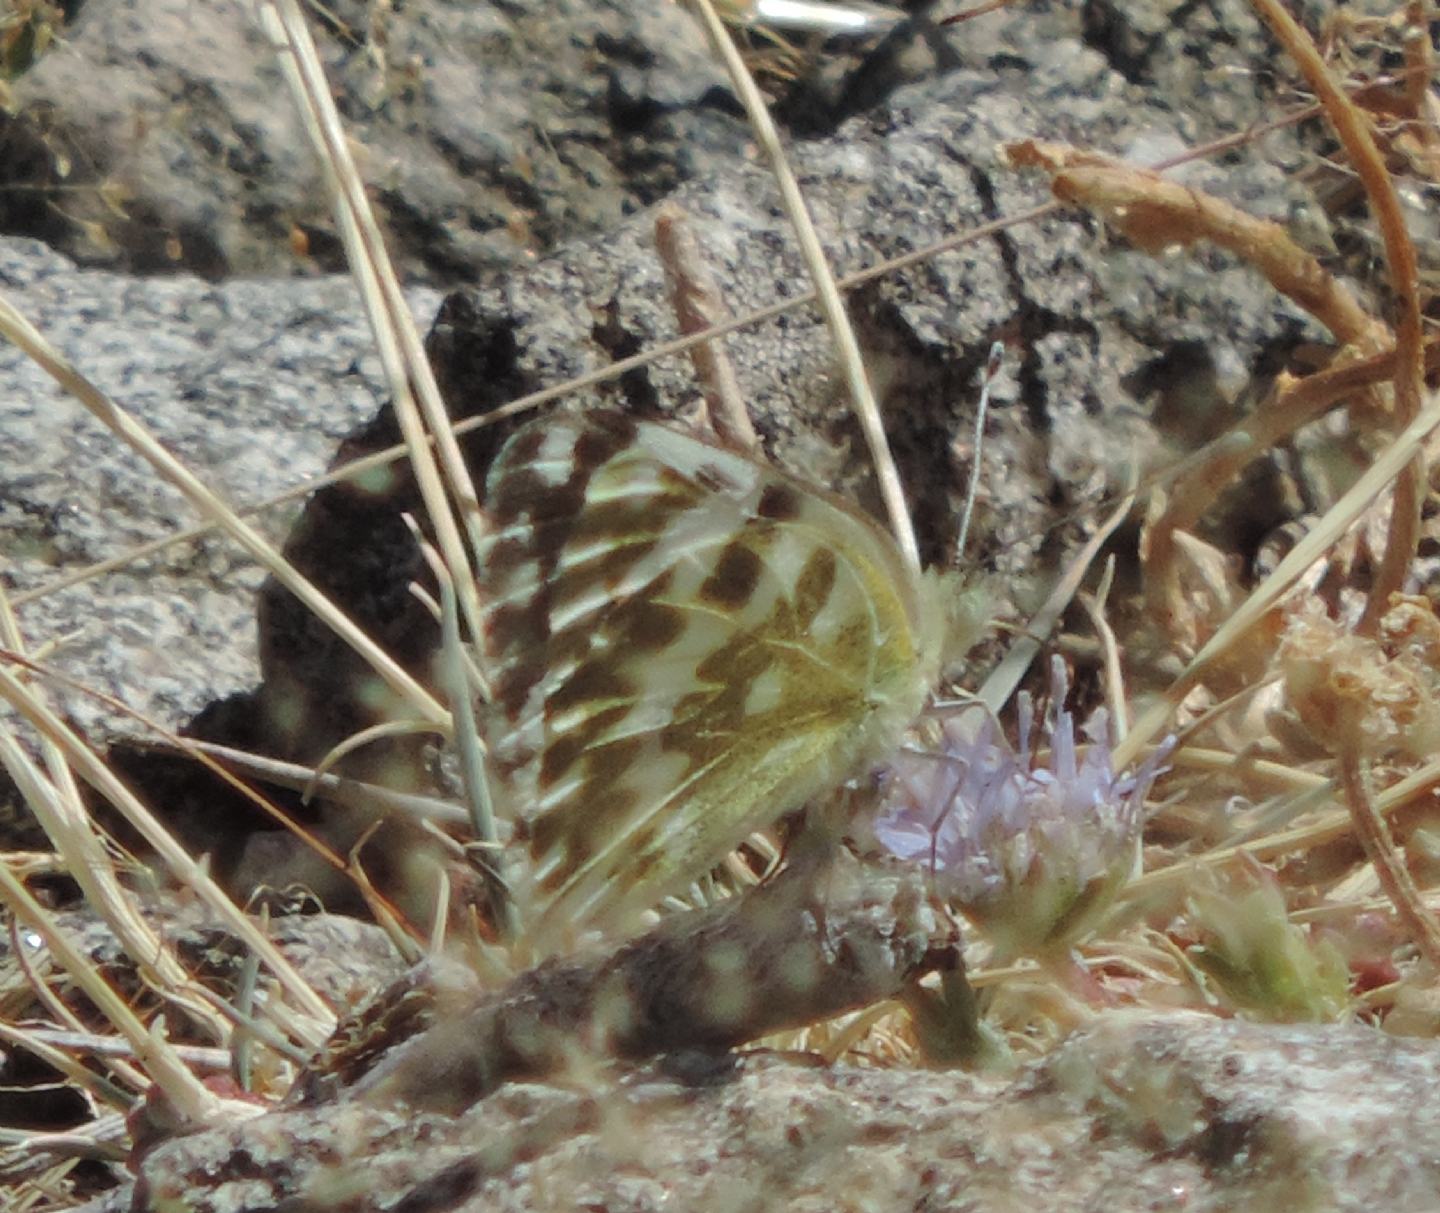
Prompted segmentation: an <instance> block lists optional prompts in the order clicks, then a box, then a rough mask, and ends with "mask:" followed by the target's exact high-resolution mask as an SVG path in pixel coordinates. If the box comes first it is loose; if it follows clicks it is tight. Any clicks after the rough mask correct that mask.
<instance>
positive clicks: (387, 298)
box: [260, 0, 484, 635]
mask: <svg viewBox="0 0 1440 1213" xmlns="http://www.w3.org/2000/svg"><path fill="white" fill-rule="evenodd" d="M260 14H261V19H262V24H263V25H264V27H265V29H266V31H267V32H268V33H269V35H270V37H271V38H272V40H273V41H274V43H275V49H276V53H277V56H278V57H279V60H280V63H281V66H282V67H283V68H284V69H285V75H286V79H287V80H288V81H289V83H290V87H291V92H292V93H293V95H294V99H295V102H296V105H297V108H298V109H299V110H300V113H301V115H302V117H303V118H304V121H305V128H306V130H307V132H308V133H309V135H310V139H311V142H312V144H313V145H314V149H315V152H316V154H317V155H318V156H319V158H320V161H321V163H322V164H323V165H324V167H325V170H326V180H327V181H328V182H329V184H330V187H331V191H332V193H333V195H334V200H335V210H336V216H337V218H338V221H339V227H340V232H341V236H342V238H343V240H344V242H345V251H346V256H347V260H348V263H349V266H350V272H351V273H352V275H353V276H354V278H355V280H356V282H357V284H358V285H359V287H360V294H361V298H362V299H363V300H364V302H365V309H366V312H367V314H368V315H369V317H370V325H371V328H372V330H373V331H374V334H375V343H376V346H377V348H378V350H379V353H380V358H381V362H382V363H383V364H384V367H385V374H386V378H387V379H388V381H389V384H390V391H391V395H392V398H393V400H394V404H395V413H396V416H397V418H398V419H399V422H400V429H401V432H402V433H403V434H404V435H405V442H406V448H407V450H408V451H409V453H410V463H411V467H412V468H413V469H414V472H415V478H416V482H417V483H418V485H419V488H420V493H421V496H422V498H423V500H424V502H425V508H426V512H427V514H428V515H429V518H430V521H431V524H432V525H433V526H434V527H435V532H436V535H437V537H438V539H439V543H440V550H441V551H442V552H443V553H444V555H445V562H446V565H447V566H448V567H449V569H450V573H451V576H452V577H453V578H454V580H455V582H456V583H457V587H458V594H459V598H460V602H461V605H462V607H463V609H464V612H465V617H466V623H467V625H468V626H469V628H470V631H471V634H472V635H478V634H479V625H480V606H479V599H478V597H477V594H476V590H475V585H474V578H473V577H472V576H471V572H470V562H469V559H468V558H467V557H466V554H465V547H464V544H463V543H462V542H461V540H460V534H459V531H458V530H457V529H456V527H455V522H454V519H453V517H452V515H451V513H450V505H449V501H448V499H447V498H446V495H445V490H444V487H443V486H442V483H441V480H440V475H439V471H438V469H437V468H436V466H435V462H434V460H433V458H432V457H431V451H430V443H431V442H434V443H435V447H436V449H437V450H438V452H439V454H440V460H441V463H442V465H443V467H444V469H445V475H446V478H447V480H448V483H449V489H450V493H451V494H452V495H453V497H454V499H455V501H456V503H457V504H458V506H459V509H460V513H461V517H462V518H463V519H464V521H465V523H466V525H467V527H469V528H470V542H471V546H472V548H474V547H477V546H478V545H479V542H480V538H481V534H482V531H483V526H484V524H483V521H482V519H481V515H480V503H479V499H478V498H477V496H476V493H475V486H474V484H473V483H472V481H471V479H470V473H469V470H468V469H467V468H466V466H465V460H464V458H463V456H462V455H461V453H460V447H459V444H458V443H457V442H456V441H455V437H454V434H453V433H452V432H451V429H450V419H449V417H448V416H447V415H446V413H445V404H444V401H442V400H441V399H440V388H439V385H438V384H437V383H436V382H435V376H434V374H433V372H432V371H431V369H430V363H429V360H428V359H427V358H426V357H425V348H424V344H423V343H422V341H421V340H420V334H419V333H418V332H417V331H416V329H415V322H414V320H413V319H412V318H411V316H410V309H409V307H408V306H407V305H406V303H405V296H404V293H403V292H402V291H401V289H400V283H399V280H398V279H397V278H396V276H395V269H394V267H393V266H392V265H391V263H390V257H389V255H388V253H387V252H386V251H385V242H384V240H383V238H382V237H381V234H380V227H379V224H377V223H376V221H375V215H374V213H373V211H372V210H371V208H370V202H369V199H368V198H367V197H366V195H365V187H364V184H363V183H362V182H361V180H360V174H359V172H358V171H357V170H356V168H355V162H354V159H353V158H352V157H351V155H350V149H349V147H348V145H347V144H346V140H345V132H344V129H343V128H342V127H341V125H340V116H339V114H338V113H337V112H336V110H335V102H334V99H333V98H332V97H331V94H330V88H329V85H328V84H327V83H326V80H325V72H324V69H323V68H322V67H321V65H320V59H319V56H318V55H317V54H316V51H315V43H314V41H313V39H312V38H311V37H310V31H309V28H308V27H307V26H306V23H305V18H304V16H303V15H302V13H301V11H300V6H299V4H298V3H296V2H295V0H276V2H275V3H264V4H262V5H261V6H260ZM412 386H413V389H414V390H412ZM417 401H418V405H419V408H418V410H417V408H416V405H417ZM422 415H423V420H422Z"/></svg>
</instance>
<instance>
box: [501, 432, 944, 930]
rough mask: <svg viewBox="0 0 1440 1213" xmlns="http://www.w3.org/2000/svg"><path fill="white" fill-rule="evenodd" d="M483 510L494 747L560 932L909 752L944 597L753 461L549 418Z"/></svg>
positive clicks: (805, 492)
mask: <svg viewBox="0 0 1440 1213" xmlns="http://www.w3.org/2000/svg"><path fill="white" fill-rule="evenodd" d="M485 508H486V513H487V516H488V519H489V522H490V524H491V535H490V538H489V540H488V541H487V546H486V548H485V550H484V552H483V553H482V559H481V563H480V568H479V577H480V584H481V587H482V590H483V592H484V595H485V608H484V609H485V621H484V622H485V631H486V635H485V638H484V640H485V646H484V647H485V660H486V665H487V673H488V674H489V677H490V682H491V686H492V689H493V691H494V703H493V705H492V727H491V729H490V735H489V737H488V741H489V744H490V751H491V762H492V769H493V771H494V773H495V778H494V782H495V783H496V785H497V795H498V798H499V800H500V802H501V806H500V807H501V809H502V811H503V812H506V813H508V815H509V816H511V817H512V818H513V819H515V820H516V821H517V822H519V823H522V828H521V834H522V836H523V837H525V838H527V839H528V845H529V848H530V852H531V860H532V863H531V865H530V872H529V876H528V878H527V880H528V886H529V887H528V888H522V911H523V912H524V913H526V915H527V925H528V927H529V929H530V930H531V931H533V932H537V933H538V937H540V938H542V939H543V938H553V936H552V935H551V932H553V931H557V930H558V931H562V932H563V931H565V930H568V929H571V928H575V929H583V928H586V927H592V926H596V927H602V928H610V929H622V928H623V927H624V925H625V919H626V918H627V917H628V916H630V915H633V913H634V912H636V911H638V910H642V909H645V908H647V907H649V906H652V905H654V904H655V903H656V902H658V901H659V900H660V899H661V898H663V897H664V896H666V895H667V894H670V893H673V892H676V891H679V890H682V889H683V888H685V887H686V886H687V885H688V884H689V883H690V882H691V881H693V880H695V879H697V878H699V877H700V876H701V875H703V874H704V873H705V872H706V871H708V870H709V869H710V868H712V867H713V866H714V865H715V864H716V863H718V862H719V861H720V860H721V859H723V858H724V856H725V855H726V854H727V853H728V852H729V851H730V850H732V849H733V848H734V847H735V846H737V845H738V844H739V843H740V842H742V841H743V840H744V839H745V838H746V837H747V836H748V835H749V834H750V833H751V832H752V831H754V830H756V829H761V828H764V827H765V826H767V825H770V824H772V823H773V822H775V821H776V820H777V819H778V818H780V817H781V816H782V815H784V814H786V813H788V812H790V811H792V810H794V809H797V808H799V807H800V806H801V805H803V804H804V803H805V802H806V801H807V800H808V799H810V798H811V797H813V796H816V795H817V794H820V793H822V792H824V791H827V790H829V789H831V788H833V787H836V786H837V785H838V784H839V783H840V782H841V781H842V780H843V779H845V778H847V777H848V776H849V775H851V774H852V773H853V772H854V771H855V770H856V769H857V768H858V767H859V766H860V765H861V764H862V763H863V762H865V761H869V760H873V759H874V758H876V757H878V756H879V755H880V754H882V753H883V752H884V751H885V750H887V748H889V747H892V746H893V745H894V744H896V743H897V742H898V739H899V737H900V735H901V733H902V732H903V730H904V729H905V727H906V726H907V725H908V724H909V723H910V722H911V720H913V718H914V717H915V715H916V714H917V713H918V712H919V710H920V708H921V706H922V705H923V702H924V699H925V696H926V694H927V692H928V690H929V688H930V686H931V685H932V682H933V680H934V677H935V668H934V667H935V664H936V661H937V660H938V658H937V656H936V654H937V652H938V647H939V645H938V642H937V638H936V637H934V636H933V635H932V634H931V633H933V631H934V630H935V628H934V627H933V625H932V623H931V621H932V620H934V619H935V618H936V617H937V612H936V611H934V610H933V609H931V607H930V605H929V604H928V602H927V597H928V596H930V595H929V594H928V591H929V590H930V588H931V586H930V583H929V582H928V581H922V580H921V579H919V578H918V577H916V576H915V575H914V574H913V573H912V572H911V571H910V570H909V569H908V568H907V566H906V565H905V563H904V561H903V560H902V558H901V556H900V554H899V551H898V550H897V548H896V547H895V545H894V543H893V541H892V540H891V539H890V537H889V536H888V535H887V534H886V533H885V532H884V531H883V530H881V529H880V528H879V527H878V526H877V525H876V524H875V523H873V522H872V521H871V520H870V519H868V518H866V517H865V516H863V515H862V514H860V513H858V512H857V511H855V510H854V509H852V508H851V507H849V506H848V505H846V504H845V503H844V502H842V501H840V500H838V499H836V498H833V497H831V496H829V495H828V494H825V493H822V492H821V491H819V490H817V489H815V488H814V487H813V486H810V485H807V484H805V483H804V482H803V481H800V480H797V479H796V478H794V477H792V476H789V475H786V474H785V473H783V472H780V471H778V470H776V469H774V468H772V467H770V466H768V465H765V464H762V463H759V462H756V461H755V460H752V459H750V458H747V457H745V456H743V455H740V454H737V453H735V452H734V451H730V450H726V449H722V448H719V447H716V446H714V445H711V444H709V443H706V442H702V441H700V440H699V439H697V438H695V437H692V436H690V435H688V434H686V433H683V432H681V431H679V430H676V429H672V428H670V427H668V426H665V425H661V424H658V423H651V422H637V421H634V420H632V419H629V418H626V417H623V416H620V415H616V414H608V413H607V414H600V415H591V416H588V417H581V418H577V417H569V416H552V417H546V418H542V419H540V420H538V421H535V422H532V423H531V424H530V425H529V426H527V427H526V428H525V429H523V430H521V431H519V432H518V433H517V434H516V435H515V436H514V437H513V438H512V439H511V440H510V442H509V443H508V444H507V446H506V447H505V448H504V450H503V451H502V452H501V454H500V455H499V457H498V459H497V460H496V463H495V465H494V466H493V468H492V470H491V473H490V476H489V479H488V482H487V489H486V502H485Z"/></svg>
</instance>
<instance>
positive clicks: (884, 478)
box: [692, 0, 920, 569]
mask: <svg viewBox="0 0 1440 1213" xmlns="http://www.w3.org/2000/svg"><path fill="white" fill-rule="evenodd" d="M692 6H693V7H694V9H695V11H696V12H697V13H698V14H699V16H700V19H701V21H702V23H703V24H704V26H705V32H706V33H707V34H708V35H709V37H710V43H711V45H712V46H713V47H714V48H715V53H716V54H717V55H718V56H719V57H720V59H721V61H722V62H723V63H724V64H725V70H726V71H727V72H729V74H730V81H731V83H732V84H733V85H734V86H735V91H736V93H737V94H739V97H740V103H741V104H742V105H743V106H744V107H745V114H746V117H748V118H749V120H750V128H751V130H752V131H753V132H754V134H755V138H756V139H757V140H758V141H759V143H760V146H761V148H763V149H764V152H765V157H766V159H767V160H768V161H769V162H770V170H771V172H772V173H773V174H774V175H775V182H776V184H777V185H778V186H779V188H780V198H781V202H782V204H783V205H784V207H785V214H786V216H787V217H788V218H789V220H790V225H791V227H792V228H793V229H794V231H795V237H796V239H797V240H798V241H799V242H800V252H801V255H802V256H803V257H804V259H805V265H806V268H807V269H809V271H810V277H811V280H812V281H813V282H814V283H815V294H816V299H817V301H818V302H819V305H820V310H821V312H822V313H824V316H825V322H826V324H827V325H828V326H829V328H830V339H831V340H832V341H833V342H834V343H835V354H836V359H837V361H838V362H839V364H840V370H841V374H842V375H843V376H844V378H845V384H846V386H847V387H848V388H849V391H850V401H851V405H852V407H853V408H854V410H855V417H856V419H857V420H858V421H859V422H860V427H861V429H862V430H863V431H864V433H865V442H866V444H867V445H868V446H869V448H870V458H871V459H872V460H873V461H874V465H875V475H876V478H877V480H878V481H879V484H880V494H881V496H882V497H883V498H884V501H885V510H886V513H887V514H888V515H889V518H890V528H891V530H892V531H893V532H894V534H895V539H896V541H897V542H898V543H899V545H900V550H901V552H903V553H904V555H905V559H906V560H907V561H908V562H909V563H910V565H911V566H912V567H913V568H916V569H918V568H919V567H920V550H919V548H918V547H917V546H916V543H915V528H914V527H913V526H912V525H911V522H910V508H909V506H908V505H907V504H906V502H905V492H904V489H903V488H902V487H901V485H900V474H899V472H898V471H896V469H895V461H894V459H893V458H892V457H891V455H890V446H889V443H888V442H887V441H886V438H885V428H884V425H883V423H882V421H881V418H880V409H879V406H878V405H877V404H876V403H875V393H874V392H873V391H871V388H870V380H869V377H868V376H867V374H866V372H865V360H864V358H863V357H862V356H861V354H860V345H859V342H857V341H856V340H855V332H854V330H853V329H852V328H851V327H850V320H849V317H848V316H847V315H846V314H845V304H844V301H843V300H842V299H841V298H840V290H839V287H838V286H837V284H836V281H835V276H834V274H833V273H831V271H830V265H829V262H828V261H827V260H826V258H825V250H824V249H823V248H822V247H821V245H820V238H819V236H818V235H817V234H816V231H815V224H814V222H813V221H812V220H811V218H810V211H809V208H808V207H807V206H806V205H805V197H804V195H803V194H801V192H800V184H799V182H797V181H796V180H795V174H794V172H793V171H792V170H791V168H790V164H789V162H788V161H787V160H786V158H785V149H784V147H783V146H782V145H781V142H780V132H779V131H777V130H776V129H775V123H774V121H773V120H772V119H771V117H770V111H769V110H768V109H767V108H766V105H765V99H764V97H762V96H761V95H760V90H759V89H758V88H757V87H756V86H755V81H754V79H753V78H752V77H751V75H750V71H749V69H748V68H747V67H746V66H745V61H744V60H743V59H742V58H741V57H740V52H739V51H737V50H736V49H735V44H734V42H732V41H731V39H730V35H729V33H727V32H726V30H725V26H724V23H723V22H722V21H721V20H720V18H719V16H718V15H717V14H716V12H715V6H714V5H713V4H711V2H710V0H692Z"/></svg>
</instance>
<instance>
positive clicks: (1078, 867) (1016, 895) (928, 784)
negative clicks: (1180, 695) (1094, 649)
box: [873, 657, 1173, 954]
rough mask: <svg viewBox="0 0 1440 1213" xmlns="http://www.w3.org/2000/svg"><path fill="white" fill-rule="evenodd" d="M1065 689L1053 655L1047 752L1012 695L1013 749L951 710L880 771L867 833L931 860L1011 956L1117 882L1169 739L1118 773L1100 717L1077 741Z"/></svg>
mask: <svg viewBox="0 0 1440 1213" xmlns="http://www.w3.org/2000/svg"><path fill="white" fill-rule="evenodd" d="M1067 690H1068V685H1067V681H1066V677H1065V665H1064V662H1063V661H1061V660H1060V659H1059V658H1058V657H1057V658H1056V659H1055V660H1054V662H1053V664H1052V666H1051V689H1050V707H1049V710H1048V712H1047V713H1046V719H1045V726H1044V730H1043V732H1044V739H1043V740H1045V741H1047V742H1048V753H1047V752H1046V751H1045V750H1042V749H1040V748H1038V747H1037V746H1036V744H1035V738H1034V733H1035V728H1034V724H1035V712H1034V705H1033V703H1032V702H1031V700H1030V698H1029V696H1028V695H1022V696H1021V697H1020V702H1019V722H1018V745H1017V746H1016V747H1015V748H1012V747H1011V746H1010V745H1009V744H1008V742H1006V740H1005V738H1004V737H1003V736H1002V735H1001V733H1000V731H999V729H998V728H997V727H996V725H995V723H994V721H993V720H990V719H988V718H987V719H986V720H985V722H984V723H983V724H982V725H980V727H979V728H978V729H975V728H973V727H970V723H969V721H968V720H967V719H966V718H965V717H963V716H961V715H958V714H954V715H951V716H949V717H948V718H947V719H945V720H943V721H942V722H941V723H940V725H939V731H938V739H937V742H936V744H935V745H934V746H933V747H930V748H925V749H922V748H919V747H907V748H906V749H905V750H903V751H902V752H901V753H900V755H899V756H898V757H897V758H896V759H895V761H894V762H893V763H892V765H891V766H890V768H889V769H888V770H887V771H886V772H885V773H884V775H883V776H882V799H881V806H880V810H879V813H878V815H877V817H876V820H875V824H874V827H873V829H874V833H875V837H876V839H877V840H878V841H879V842H880V844H881V845H882V846H883V847H884V848H885V849H886V850H888V851H890V852H891V853H892V854H894V855H897V856H899V857H900V858H902V859H911V860H915V861H917V862H920V863H926V864H928V865H930V867H931V868H932V869H933V871H934V872H935V874H936V877H937V881H938V883H939V887H940V891H941V892H942V893H943V894H945V895H946V896H948V897H950V898H951V899H952V900H954V901H955V902H956V903H957V904H958V905H959V906H960V907H961V908H962V909H963V910H964V911H965V912H966V913H967V914H968V915H969V916H970V917H971V918H973V919H974V920H975V921H976V922H978V923H979V924H981V925H982V926H983V927H984V928H985V929H986V930H987V931H988V932H989V933H990V934H991V935H992V937H993V938H995V941H996V943H997V946H999V947H1000V948H1001V949H1002V950H1003V951H1006V952H1010V953H1012V954H1013V953H1017V952H1025V951H1033V950H1036V949H1040V948H1045V947H1052V946H1055V945H1058V944H1060V943H1063V942H1065V941H1067V940H1069V939H1071V938H1073V937H1074V936H1075V935H1076V934H1078V933H1079V931H1080V929H1081V928H1082V927H1083V926H1084V925H1086V924H1087V923H1088V922H1089V920H1090V919H1091V918H1092V917H1093V912H1094V911H1095V910H1096V909H1098V908H1100V907H1101V906H1103V905H1104V904H1105V903H1106V902H1107V901H1108V900H1109V897H1110V895H1111V894H1113V893H1114V892H1115V890H1116V889H1118V888H1119V886H1120V884H1121V882H1122V881H1123V880H1124V879H1125V877H1126V875H1127V874H1128V873H1129V870H1130V867H1131V865H1132V863H1133V861H1134V857H1135V846H1136V843H1137V840H1138V839H1139V836H1140V827H1141V825H1142V824H1143V807H1144V802H1145V797H1146V795H1147V794H1148V792H1149V791H1150V787H1151V785H1152V784H1153V783H1154V781H1155V778H1156V776H1157V775H1159V774H1160V772H1161V769H1162V763H1163V762H1164V761H1165V758H1166V757H1167V756H1168V754H1169V752H1170V749H1171V747H1172V744H1173V743H1172V742H1167V743H1165V744H1164V745H1162V746H1160V747H1158V748H1157V750H1156V751H1155V752H1154V753H1153V754H1152V755H1151V756H1150V757H1149V758H1148V759H1146V761H1145V762H1144V763H1143V764H1142V765H1141V766H1140V767H1139V768H1137V769H1136V770H1135V771H1134V772H1133V773H1131V774H1123V773H1122V774H1118V775H1117V774H1116V773H1115V772H1114V771H1113V770H1112V768H1111V751H1112V749H1113V746H1114V740H1113V736H1112V730H1111V727H1110V719H1109V715H1108V713H1106V712H1105V710H1104V709H1103V708H1102V709H1099V710H1097V711H1096V712H1095V713H1094V714H1093V715H1091V717H1090V718H1089V720H1088V721H1086V723H1085V725H1084V726H1083V728H1082V729H1081V733H1082V735H1083V737H1084V738H1085V740H1087V741H1088V742H1089V745H1088V746H1081V745H1079V744H1077V742H1076V736H1075V733H1076V729H1075V720H1074V717H1072V716H1071V715H1070V713H1069V712H1067V711H1066V710H1065V707H1064V704H1065V694H1066V691H1067ZM971 719H972V720H973V717H972V718H971Z"/></svg>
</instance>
